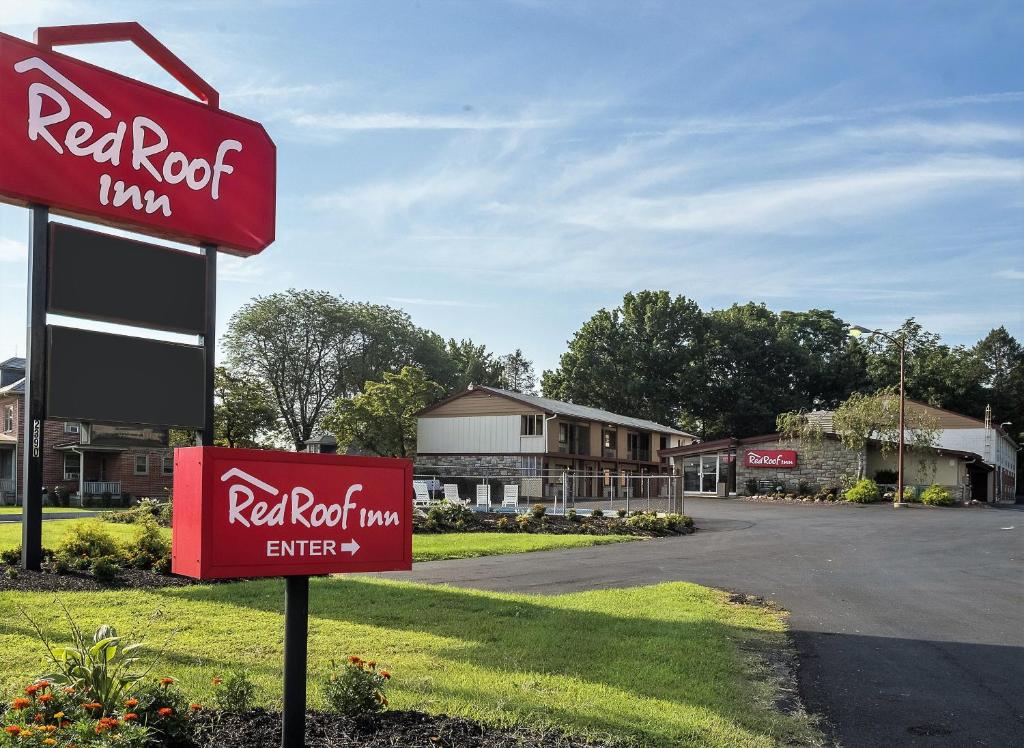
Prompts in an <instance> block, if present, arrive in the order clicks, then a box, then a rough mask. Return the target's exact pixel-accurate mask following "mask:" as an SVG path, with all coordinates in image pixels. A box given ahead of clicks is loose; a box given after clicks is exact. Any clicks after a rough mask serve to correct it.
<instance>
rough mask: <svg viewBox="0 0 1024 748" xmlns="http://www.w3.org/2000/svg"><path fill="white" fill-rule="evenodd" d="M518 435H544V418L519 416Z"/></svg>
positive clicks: (539, 416)
mask: <svg viewBox="0 0 1024 748" xmlns="http://www.w3.org/2000/svg"><path fill="white" fill-rule="evenodd" d="M519 433H520V435H522V436H540V435H541V434H543V433H544V416H542V415H540V414H539V413H538V414H537V415H532V416H521V420H520V425H519Z"/></svg>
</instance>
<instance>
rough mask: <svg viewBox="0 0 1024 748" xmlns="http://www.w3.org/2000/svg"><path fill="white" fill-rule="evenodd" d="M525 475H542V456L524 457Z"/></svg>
mask: <svg viewBox="0 0 1024 748" xmlns="http://www.w3.org/2000/svg"><path fill="white" fill-rule="evenodd" d="M521 459H522V461H523V476H524V477H526V476H537V475H540V457H523V458H521Z"/></svg>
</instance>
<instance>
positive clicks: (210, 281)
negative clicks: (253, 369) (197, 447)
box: [200, 244, 217, 447]
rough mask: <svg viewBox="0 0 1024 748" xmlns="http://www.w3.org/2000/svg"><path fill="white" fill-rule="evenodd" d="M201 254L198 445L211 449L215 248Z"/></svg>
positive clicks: (214, 356)
mask: <svg viewBox="0 0 1024 748" xmlns="http://www.w3.org/2000/svg"><path fill="white" fill-rule="evenodd" d="M201 251H202V254H203V257H205V258H206V329H205V331H204V332H203V349H204V352H205V357H206V370H205V377H206V387H205V391H206V400H205V403H204V405H205V407H204V413H205V414H206V416H205V421H204V424H205V425H204V426H203V431H202V433H201V434H200V444H201V445H202V446H204V447H212V446H213V440H214V428H213V372H214V367H215V364H216V353H217V345H216V343H217V248H216V247H215V246H213V245H212V244H204V245H202V249H201Z"/></svg>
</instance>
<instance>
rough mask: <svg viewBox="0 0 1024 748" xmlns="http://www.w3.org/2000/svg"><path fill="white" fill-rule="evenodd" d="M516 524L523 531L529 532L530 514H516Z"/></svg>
mask: <svg viewBox="0 0 1024 748" xmlns="http://www.w3.org/2000/svg"><path fill="white" fill-rule="evenodd" d="M516 525H517V526H518V527H519V529H520V530H522V531H523V532H529V531H530V515H529V514H520V515H517V516H516Z"/></svg>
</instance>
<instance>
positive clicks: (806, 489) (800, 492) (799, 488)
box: [796, 480, 814, 496]
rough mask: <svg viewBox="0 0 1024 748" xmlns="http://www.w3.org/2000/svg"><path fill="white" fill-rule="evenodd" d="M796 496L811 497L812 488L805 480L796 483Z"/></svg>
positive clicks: (812, 493)
mask: <svg viewBox="0 0 1024 748" xmlns="http://www.w3.org/2000/svg"><path fill="white" fill-rule="evenodd" d="M796 494H797V496H813V495H814V487H813V486H811V484H810V483H808V482H807V481H805V480H800V481H797V484H796Z"/></svg>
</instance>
